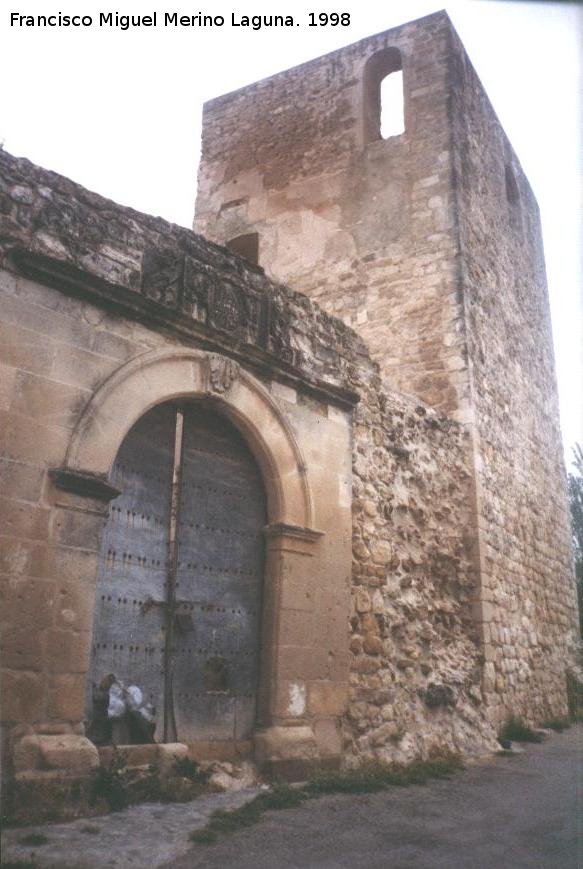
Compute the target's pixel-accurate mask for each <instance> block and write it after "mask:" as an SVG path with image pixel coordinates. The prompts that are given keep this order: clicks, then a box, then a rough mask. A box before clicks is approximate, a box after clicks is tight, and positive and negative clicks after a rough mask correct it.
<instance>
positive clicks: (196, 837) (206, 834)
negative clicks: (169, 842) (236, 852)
mask: <svg viewBox="0 0 583 869" xmlns="http://www.w3.org/2000/svg"><path fill="white" fill-rule="evenodd" d="M188 838H189V839H190V841H191V842H197V843H198V844H199V845H212V843H213V842H216V841H217V839H218V836H217V834H216V833H213V831H212V830H211V829H210V827H202V828H201V829H200V830H194V832H192V833H191V834H190V836H189V837H188Z"/></svg>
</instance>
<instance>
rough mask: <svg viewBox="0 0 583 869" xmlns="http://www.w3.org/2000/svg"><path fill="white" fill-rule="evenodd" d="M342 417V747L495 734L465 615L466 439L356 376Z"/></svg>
mask: <svg viewBox="0 0 583 869" xmlns="http://www.w3.org/2000/svg"><path fill="white" fill-rule="evenodd" d="M362 396H363V398H362V401H361V402H360V404H359V405H358V407H357V409H356V411H355V419H354V461H353V471H354V481H353V490H354V495H353V517H354V519H353V521H354V526H353V535H354V536H353V585H352V615H351V620H350V624H351V632H352V633H351V641H350V650H351V653H352V663H351V677H350V678H351V688H350V704H349V706H348V714H347V719H346V726H345V740H346V742H345V745H346V751H347V756H348V758H349V759H350V760H352V762H354V760H355V758H362V757H366V758H377V759H383V760H387V759H390V760H399V761H404V760H409V759H411V758H412V757H414V756H419V755H421V756H427V755H428V754H430V753H431V752H432V751H433V750H444V749H445V750H451V751H460V752H462V753H468V754H473V753H479V752H483V751H486V750H488V749H490V748H492V747H494V746H495V732H494V730H493V728H492V726H491V723H490V721H489V719H488V710H487V708H486V705H485V703H484V699H485V697H484V695H483V693H482V663H483V658H482V648H481V642H480V636H479V634H478V631H477V626H476V624H475V623H474V620H473V611H474V605H475V601H476V598H477V596H478V595H479V576H478V572H477V570H476V569H475V560H474V557H473V553H474V543H475V533H474V531H473V528H474V522H475V518H474V516H473V499H472V492H473V486H472V474H471V456H470V451H469V446H470V439H469V436H468V433H467V432H466V431H465V430H464V428H463V427H461V426H460V425H459V424H457V423H455V422H453V421H452V420H450V419H448V418H446V417H444V416H442V415H441V414H439V413H437V412H436V411H435V410H433V409H431V408H429V407H427V406H425V405H422V404H417V406H415V405H414V404H411V403H410V402H408V401H405V400H403V399H402V398H401V399H400V398H398V397H397V396H394V395H391V394H389V393H387V392H386V390H385V389H383V387H382V385H381V383H380V381H379V382H377V383H374V382H373V383H371V384H369V385H365V384H363V387H362Z"/></svg>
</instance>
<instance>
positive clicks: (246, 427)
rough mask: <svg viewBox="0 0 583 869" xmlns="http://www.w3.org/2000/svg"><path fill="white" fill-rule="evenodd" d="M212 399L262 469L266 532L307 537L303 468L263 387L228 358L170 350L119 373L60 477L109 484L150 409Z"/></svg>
mask: <svg viewBox="0 0 583 869" xmlns="http://www.w3.org/2000/svg"><path fill="white" fill-rule="evenodd" d="M203 397H206V398H211V399H212V400H213V402H214V403H215V404H216V406H217V407H218V408H219V409H220V410H221V411H222V412H223V413H224V414H225V415H226V416H227V417H228V418H229V419H231V420H232V421H233V423H234V424H235V425H236V426H237V428H239V430H240V431H241V432H242V434H243V435H244V437H245V438H246V440H247V442H248V444H249V447H250V448H251V450H252V452H253V453H254V455H255V457H256V459H257V461H258V464H259V466H260V468H261V472H262V475H263V479H264V483H265V488H266V492H267V503H268V515H269V523H270V525H272V526H273V525H282V526H292V527H294V528H296V529H298V530H300V529H302V530H305V531H309V529H311V528H312V526H313V521H314V516H313V501H312V497H311V493H310V488H309V483H308V477H307V471H306V465H305V462H304V460H303V457H302V454H301V450H300V447H299V445H298V443H297V441H296V438H295V436H294V434H293V431H292V430H291V427H290V425H289V423H288V422H287V420H286V418H285V416H284V415H283V413H282V412H281V410H280V409H279V408H278V406H277V405H276V404H275V402H274V400H273V398H272V397H271V395H270V394H269V392H268V391H267V390H266V389H265V387H264V386H263V385H262V384H261V383H259V382H258V381H257V380H256V379H255V378H254V377H252V376H251V375H250V374H249V373H248V372H246V371H245V370H244V369H243V368H241V366H240V365H239V364H238V363H236V362H234V361H233V360H231V359H228V358H227V357H224V356H220V355H219V354H215V353H205V352H204V351H201V350H195V349H193V348H180V347H173V348H169V349H163V350H154V351H149V352H147V353H144V354H142V355H140V356H137V357H135V358H134V359H132V360H131V361H130V362H127V363H126V364H125V365H123V366H121V367H120V368H118V369H117V371H115V372H114V373H113V374H112V375H111V376H110V377H109V378H108V379H107V380H106V381H105V382H104V383H103V384H102V385H101V387H100V388H99V389H98V390H97V392H96V393H95V394H94V396H93V397H92V399H91V400H90V401H89V403H88V404H87V405H86V407H85V410H84V411H83V414H82V416H81V418H80V419H79V421H78V423H77V426H76V428H75V430H74V432H73V436H72V438H71V442H70V444H69V448H68V450H67V455H66V459H65V468H64V470H66V471H69V472H73V473H81V474H89V475H91V476H93V477H99V478H101V479H103V480H106V479H107V477H108V475H109V473H110V471H111V468H112V465H113V462H114V460H115V457H116V455H117V452H118V450H119V447H120V445H121V443H122V441H123V439H124V437H125V436H126V434H127V433H128V431H129V430H130V429H131V427H132V426H133V425H134V423H135V422H136V421H137V420H138V419H139V418H140V417H141V416H143V414H145V413H146V412H147V411H148V410H150V409H151V408H152V407H154V406H155V405H157V404H160V403H161V402H164V401H169V400H172V399H177V398H203Z"/></svg>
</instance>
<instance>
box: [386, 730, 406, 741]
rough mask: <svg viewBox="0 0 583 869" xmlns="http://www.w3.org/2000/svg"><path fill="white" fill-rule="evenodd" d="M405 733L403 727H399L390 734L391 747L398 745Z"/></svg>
mask: <svg viewBox="0 0 583 869" xmlns="http://www.w3.org/2000/svg"><path fill="white" fill-rule="evenodd" d="M405 733H406V731H405V729H404V728H403V727H399V728H398V729H397V730H395V732H394V733H392V734H391V736H389V742H392V743H393V745H398V744H399V743H400V741H401V740H402V739H403V737H404V736H405Z"/></svg>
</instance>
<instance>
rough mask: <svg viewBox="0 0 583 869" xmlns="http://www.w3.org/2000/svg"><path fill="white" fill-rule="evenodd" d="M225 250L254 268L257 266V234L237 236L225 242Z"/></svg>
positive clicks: (250, 233)
mask: <svg viewBox="0 0 583 869" xmlns="http://www.w3.org/2000/svg"><path fill="white" fill-rule="evenodd" d="M226 246H227V248H228V249H229V250H230V251H232V253H237V254H239V256H242V257H245V259H246V260H248V261H249V262H250V263H252V264H253V265H254V266H257V265H259V233H258V232H248V233H246V234H245V235H237V236H235V238H232V239H230V241H228V242H227V245H226Z"/></svg>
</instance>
